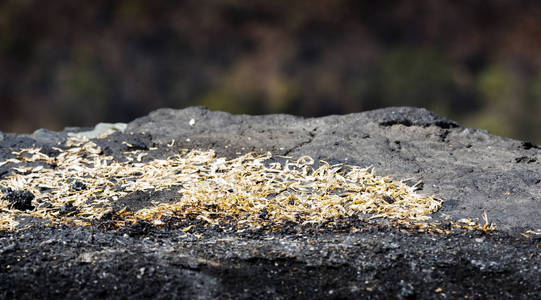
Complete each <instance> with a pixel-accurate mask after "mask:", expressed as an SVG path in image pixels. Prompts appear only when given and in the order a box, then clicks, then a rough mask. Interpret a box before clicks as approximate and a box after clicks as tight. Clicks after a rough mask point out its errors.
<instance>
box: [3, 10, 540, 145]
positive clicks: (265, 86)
mask: <svg viewBox="0 0 541 300" xmlns="http://www.w3.org/2000/svg"><path fill="white" fill-rule="evenodd" d="M540 37H541V2H539V1H513V0H498V1H483V0H457V1H451V0H449V1H430V0H421V1H406V0H402V1H355V0H312V1H283V0H274V1H258V0H246V1H240V0H222V1H218V0H209V1H165V0H157V1H141V0H118V1H112V0H111V1H97V0H96V1H71V0H56V1H38V0H4V1H1V2H0V99H1V100H0V101H1V102H0V104H1V107H0V130H3V131H9V132H29V131H32V130H34V129H36V128H39V127H47V128H50V129H61V128H62V127H64V126H88V125H91V124H94V123H97V122H99V121H109V122H112V121H114V122H118V121H129V120H131V119H133V118H135V117H138V116H141V115H144V114H146V113H148V112H149V111H151V110H153V109H156V108H159V107H174V108H182V107H186V106H189V105H205V106H207V107H209V108H211V109H219V110H225V111H230V112H233V113H251V114H264V113H272V112H284V113H292V114H297V115H304V116H320V115H327V114H342V113H349V112H356V111H363V110H368V109H374V108H378V107H384V106H392V105H410V106H421V107H426V108H428V109H432V110H435V111H436V112H438V113H440V114H442V115H445V116H447V117H449V118H453V119H456V120H458V121H459V122H462V123H463V125H466V126H471V127H482V128H487V129H489V130H490V131H492V132H493V133H496V134H500V135H506V136H512V137H516V138H521V139H529V140H532V141H534V142H537V143H541V130H540V129H541V117H539V116H540V115H541V38H540Z"/></svg>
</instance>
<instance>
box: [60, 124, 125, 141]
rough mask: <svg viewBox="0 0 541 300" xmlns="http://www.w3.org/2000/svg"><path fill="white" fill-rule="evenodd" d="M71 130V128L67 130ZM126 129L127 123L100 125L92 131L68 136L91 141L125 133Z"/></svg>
mask: <svg viewBox="0 0 541 300" xmlns="http://www.w3.org/2000/svg"><path fill="white" fill-rule="evenodd" d="M66 129H67V130H69V128H66ZM125 129H126V124H125V123H98V124H97V125H96V126H95V127H94V128H93V129H92V130H88V131H79V132H68V136H73V137H86V138H89V139H94V138H104V137H106V136H108V135H111V134H113V133H115V132H117V131H119V132H123V131H124V130H125Z"/></svg>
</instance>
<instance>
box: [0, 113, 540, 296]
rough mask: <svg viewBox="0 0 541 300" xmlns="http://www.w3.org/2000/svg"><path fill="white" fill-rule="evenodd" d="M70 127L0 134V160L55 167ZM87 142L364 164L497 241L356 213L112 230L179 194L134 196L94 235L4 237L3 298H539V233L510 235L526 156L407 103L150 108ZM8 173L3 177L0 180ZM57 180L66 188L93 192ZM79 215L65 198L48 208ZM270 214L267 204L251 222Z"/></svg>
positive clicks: (528, 194) (532, 174) (517, 146)
mask: <svg viewBox="0 0 541 300" xmlns="http://www.w3.org/2000/svg"><path fill="white" fill-rule="evenodd" d="M68 131H69V130H68ZM66 132H67V131H64V132H59V133H55V132H50V131H47V130H38V131H36V132H35V133H34V134H32V135H14V134H5V135H3V134H2V133H0V162H2V161H4V160H7V159H10V158H14V157H15V156H16V154H13V151H16V150H18V149H20V148H25V147H31V146H37V147H40V148H42V150H41V151H42V153H47V155H48V156H50V157H53V158H54V157H56V156H57V155H59V152H58V151H57V150H55V149H57V148H62V147H63V143H64V141H65V140H66V137H67V133H66ZM93 141H94V142H96V143H97V144H98V145H99V146H100V147H101V150H102V152H103V153H104V154H106V155H111V156H113V158H114V159H117V160H123V159H124V156H125V153H128V152H131V151H144V152H146V154H148V155H146V156H145V157H144V158H143V159H142V161H143V162H145V161H148V160H152V159H154V158H159V157H165V156H168V155H171V154H175V153H178V150H179V148H188V149H193V148H201V149H214V150H215V151H216V153H217V154H218V155H223V156H227V157H230V158H231V157H236V156H238V155H239V154H242V153H246V152H250V151H258V152H266V151H270V152H272V153H274V154H281V155H290V156H293V157H299V156H302V155H310V156H312V157H314V158H316V159H326V160H327V161H329V162H333V163H335V162H346V163H348V164H358V165H362V166H373V167H374V168H375V170H376V173H377V174H379V175H386V176H390V177H393V178H395V179H404V180H405V179H409V180H408V181H407V182H411V183H412V184H414V183H416V182H417V181H419V180H422V181H423V182H424V184H423V185H422V187H423V190H422V191H421V192H423V193H429V194H436V195H437V196H439V197H441V198H442V199H443V200H445V202H444V205H443V208H442V209H441V212H440V213H438V214H437V215H436V216H435V219H441V218H443V217H444V216H445V215H447V216H449V217H450V218H451V219H452V220H456V219H458V218H461V217H467V218H480V217H481V215H482V213H483V211H486V212H487V215H488V217H489V220H490V221H491V222H495V223H496V225H497V226H498V227H499V228H500V230H498V231H495V232H489V233H485V232H482V231H468V230H463V229H458V228H452V227H450V226H449V227H446V228H447V229H449V232H450V233H446V234H436V235H434V234H431V233H427V232H417V231H412V230H410V229H405V228H399V227H393V226H389V225H388V223H385V222H384V221H381V220H379V219H375V220H372V221H361V220H358V219H356V218H349V219H345V220H341V223H337V224H336V225H334V227H333V226H327V225H325V224H313V225H311V224H308V225H301V224H296V223H292V224H289V225H288V226H285V227H284V228H283V229H280V231H278V232H269V231H268V230H265V228H261V229H247V230H243V231H236V230H234V228H231V227H228V226H225V225H223V224H218V225H209V224H207V223H205V222H203V221H202V220H199V219H197V218H194V220H192V219H178V218H177V219H175V217H169V218H170V219H162V220H156V221H158V222H157V223H156V224H158V225H159V224H161V225H160V226H157V225H156V224H151V223H149V222H137V223H135V224H128V225H127V226H125V227H122V228H119V227H116V225H115V224H116V223H115V222H112V220H119V219H121V218H122V213H121V212H122V211H124V210H126V211H130V210H131V211H135V210H138V209H141V208H144V207H148V206H150V205H155V204H159V203H166V202H171V201H175V199H177V198H176V197H178V192H177V191H178V188H171V189H168V190H161V191H153V190H147V191H136V192H133V193H131V194H129V195H127V196H125V197H121V198H120V199H117V200H116V202H115V205H114V206H113V207H112V211H110V212H107V213H105V214H104V215H103V216H102V218H101V220H96V222H95V223H93V224H92V226H87V227H79V226H73V225H70V226H68V225H65V224H58V225H56V226H44V225H43V222H40V221H39V220H34V219H32V218H25V217H21V218H20V220H18V221H20V222H21V224H22V225H24V226H23V227H24V228H25V229H21V230H19V231H15V232H7V231H0V299H21V298H22V299H33V298H42V299H58V298H68V299H74V298H75V299H79V298H85V299H87V298H88V299H102V298H112V299H127V298H129V299H148V298H157V299H171V298H173V299H295V298H301V299H325V298H331V299H332V298H334V299H393V298H395V299H396V298H399V299H440V298H441V299H464V298H473V299H504V298H505V299H507V298H519V299H540V298H541V278H540V276H539V274H540V270H541V253H540V249H541V246H540V241H541V239H540V236H539V235H534V234H526V235H520V234H519V233H525V232H526V230H528V229H533V230H538V231H539V229H540V228H541V218H539V211H540V208H541V207H540V202H541V184H540V182H541V180H540V179H541V174H540V166H539V164H540V161H541V157H540V155H541V149H540V147H538V146H537V145H533V144H531V143H528V142H520V141H516V140H512V139H507V138H502V137H497V136H493V135H490V134H489V133H488V132H486V131H483V130H476V129H468V128H463V127H460V126H459V125H458V124H456V123H455V122H453V121H450V120H447V119H444V118H442V117H439V116H437V115H436V114H434V113H432V112H429V111H427V110H425V109H417V108H408V107H398V108H387V109H380V110H375V111H369V112H364V113H357V114H350V115H345V116H328V117H323V118H313V119H304V118H300V117H294V116H288V115H267V116H246V115H230V114H227V113H223V112H211V111H208V110H206V109H204V108H198V107H194V108H187V109H183V110H172V109H161V110H158V111H155V112H153V113H151V114H150V115H148V116H146V117H143V118H140V119H137V120H135V121H133V122H131V123H130V124H128V128H127V129H126V131H125V132H124V133H122V132H116V133H113V134H111V135H109V136H108V137H107V138H104V139H93ZM12 168H13V164H12V163H7V164H4V165H3V166H0V178H2V176H4V177H5V176H10V174H12V172H11V169H12ZM133 176H134V178H135V177H137V176H139V175H137V174H134V175H133ZM111 180H113V178H112V179H111ZM68 184H70V187H71V189H72V190H73V192H74V193H78V192H81V191H87V190H88V188H87V187H86V186H85V184H84V183H82V182H78V181H69V180H68ZM118 188H119V189H122V187H121V186H119V187H118ZM5 192H6V193H8V196H7V197H5V196H4V200H8V201H10V202H12V203H22V204H21V206H19V207H20V209H33V207H31V201H32V199H31V198H33V196H34V195H32V196H30V195H28V194H27V193H25V191H17V193H16V194H14V193H15V192H14V191H11V192H10V191H8V190H5ZM45 192H46V191H45ZM36 197H37V198H38V199H37V200H38V202H37V203H40V202H39V200H40V199H39V196H38V195H36ZM28 199H30V200H28ZM44 204H46V201H45V200H44V202H41V204H40V205H44ZM17 205H19V204H17ZM78 209H79V208H78V207H76V206H74V205H72V203H67V204H65V205H64V206H62V207H57V208H56V213H58V214H59V215H60V216H62V215H67V214H71V213H72V212H74V211H77V210H78ZM267 214H268V212H267V211H266V209H262V210H261V213H260V215H259V217H260V218H262V219H264V218H266V217H267ZM481 222H482V221H481ZM222 225H223V226H222ZM526 236H528V237H526Z"/></svg>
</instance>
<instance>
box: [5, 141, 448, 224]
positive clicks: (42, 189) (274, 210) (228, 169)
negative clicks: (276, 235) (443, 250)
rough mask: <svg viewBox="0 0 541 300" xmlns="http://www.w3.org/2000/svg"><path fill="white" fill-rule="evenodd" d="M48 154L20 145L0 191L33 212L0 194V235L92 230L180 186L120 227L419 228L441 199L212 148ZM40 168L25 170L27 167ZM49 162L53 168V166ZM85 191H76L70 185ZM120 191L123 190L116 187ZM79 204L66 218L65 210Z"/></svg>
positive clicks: (355, 171)
mask: <svg viewBox="0 0 541 300" xmlns="http://www.w3.org/2000/svg"><path fill="white" fill-rule="evenodd" d="M56 150H58V151H61V153H60V154H59V155H58V156H56V157H55V158H53V157H49V156H47V155H45V154H43V153H41V152H40V149H37V148H31V149H22V150H20V151H19V152H17V153H15V154H16V155H17V158H16V159H12V160H10V161H6V162H4V163H8V162H12V163H18V164H20V165H19V166H18V167H17V169H16V171H17V172H16V174H13V175H11V176H10V177H8V178H5V179H3V180H0V186H3V187H10V188H12V189H13V190H29V191H31V192H32V193H33V194H34V195H35V196H36V198H35V199H34V200H33V204H34V205H35V209H33V210H29V211H20V210H16V209H13V208H11V206H10V203H9V202H8V201H7V200H6V199H5V197H4V196H2V197H3V198H0V229H15V228H17V221H16V218H17V216H23V217H24V216H33V217H39V218H43V219H46V220H49V221H51V223H72V224H76V225H90V224H91V223H92V222H93V221H95V220H98V219H100V218H101V217H102V216H103V215H104V214H106V213H108V212H110V211H111V207H112V205H113V203H114V202H115V201H117V200H118V199H119V198H122V197H124V196H127V195H128V194H130V193H132V192H135V191H149V190H163V189H168V188H171V187H174V186H177V187H178V188H179V194H178V199H176V201H174V202H172V203H155V205H152V206H150V207H146V208H143V209H141V210H138V211H130V210H123V211H120V212H118V213H117V214H118V215H119V216H121V218H119V220H117V221H116V222H117V225H118V226H123V225H126V224H131V223H134V222H137V221H140V220H145V221H149V222H151V223H153V224H155V225H160V224H161V223H162V220H163V217H167V216H170V217H179V218H194V217H195V218H199V219H202V220H205V221H207V222H209V223H218V222H236V223H237V224H239V225H247V226H255V227H258V226H262V225H266V224H283V223H285V222H287V221H292V222H296V223H299V224H307V223H318V222H322V221H326V220H332V219H336V218H341V217H347V216H359V215H365V214H369V215H370V216H371V218H388V219H392V220H401V221H415V222H426V221H427V220H429V219H430V214H432V213H434V212H436V211H437V210H438V209H439V208H440V207H441V204H442V201H441V200H439V199H437V198H435V197H433V196H425V195H421V194H418V193H416V192H415V187H410V186H408V185H406V184H404V183H402V182H400V181H395V180H392V179H390V178H387V177H381V176H377V175H375V174H374V172H373V170H371V169H367V168H361V167H358V166H351V165H343V164H338V165H330V164H328V163H327V162H325V161H321V162H320V164H319V167H317V168H314V167H313V166H314V161H313V159H312V158H310V157H308V156H304V157H301V158H299V159H291V158H281V160H280V161H282V163H279V162H277V161H278V160H274V159H273V157H272V155H271V154H270V153H267V154H263V155H261V154H257V153H248V154H245V155H242V156H240V157H238V158H235V159H232V160H227V159H226V158H223V157H216V155H215V154H214V151H212V150H209V151H198V150H192V151H187V150H181V151H179V153H178V154H176V155H173V156H171V157H168V158H166V159H155V160H151V161H147V162H143V161H142V159H143V157H144V156H145V155H147V153H146V152H142V151H132V152H127V153H125V155H126V158H127V160H128V161H127V162H118V161H115V160H114V159H113V158H112V157H110V156H105V155H103V154H101V153H102V152H101V149H100V147H98V146H97V145H96V144H95V143H93V142H91V141H88V140H85V139H80V138H70V139H69V140H68V148H67V149H66V150H62V149H56ZM35 162H39V163H41V164H40V165H39V166H34V167H30V166H28V165H29V163H34V165H35ZM53 164H55V165H56V166H55V167H54V168H51V167H50V166H51V165H53ZM75 181H78V182H80V183H83V184H84V186H85V187H86V188H84V189H81V190H78V189H74V187H73V182H75ZM119 187H120V188H119ZM67 205H68V206H70V207H71V206H72V207H74V208H76V209H75V210H74V211H72V212H71V213H68V214H66V213H65V211H63V210H62V208H65V207H66V206H67Z"/></svg>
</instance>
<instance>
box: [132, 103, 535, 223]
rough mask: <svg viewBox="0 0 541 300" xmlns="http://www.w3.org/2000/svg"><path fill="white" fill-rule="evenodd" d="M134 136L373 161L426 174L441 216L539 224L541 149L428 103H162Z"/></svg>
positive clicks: (229, 152) (381, 167)
mask: <svg viewBox="0 0 541 300" xmlns="http://www.w3.org/2000/svg"><path fill="white" fill-rule="evenodd" d="M192 119H193V120H194V121H195V123H193V125H190V120H192ZM127 132H129V133H145V134H149V135H150V136H152V140H153V142H155V143H158V144H167V143H171V141H172V140H175V142H176V143H177V145H179V146H181V147H185V148H203V149H208V148H212V149H215V150H216V152H217V153H218V154H219V155H225V156H228V157H233V156H235V155H236V154H237V153H246V152H250V151H271V152H272V153H274V154H280V155H290V156H293V157H299V156H302V155H310V156H312V157H314V158H320V159H321V158H323V159H325V160H327V161H329V162H347V163H349V164H358V165H362V166H373V167H374V168H375V170H376V173H377V174H378V175H385V176H390V177H392V178H395V179H400V180H402V179H411V181H412V182H417V181H419V180H422V182H423V183H424V190H423V192H424V193H428V194H435V195H437V196H439V197H441V198H442V199H443V200H445V204H444V206H443V209H442V210H441V213H443V214H447V215H450V216H452V217H454V218H461V217H468V218H480V217H481V216H482V214H483V211H486V213H487V215H488V217H489V220H490V221H492V222H495V223H496V224H497V225H498V226H499V228H500V229H503V230H514V231H518V230H525V229H526V230H527V229H541V217H540V215H539V212H540V211H541V148H540V147H538V146H536V145H533V144H531V143H528V142H521V141H516V140H513V139H509V138H503V137H498V136H494V135H491V134H489V133H488V132H487V131H484V130H478V129H471V128H463V127H460V126H459V125H458V124H456V123H455V122H453V121H450V120H447V119H445V118H442V117H440V116H438V115H436V114H434V113H432V112H430V111H428V110H426V109H419V108H412V107H396V108H386V109H380V110H374V111H369V112H364V113H356V114H349V115H345V116H328V117H323V118H315V119H303V118H300V117H294V116H288V115H266V116H247V115H230V114H227V113H224V112H212V111H208V110H206V109H204V108H200V107H194V108H188V109H184V110H172V109H160V110H157V111H155V112H153V113H151V114H150V115H148V116H147V117H143V118H140V119H137V120H135V121H133V122H131V123H130V124H129V125H128V128H127Z"/></svg>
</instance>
